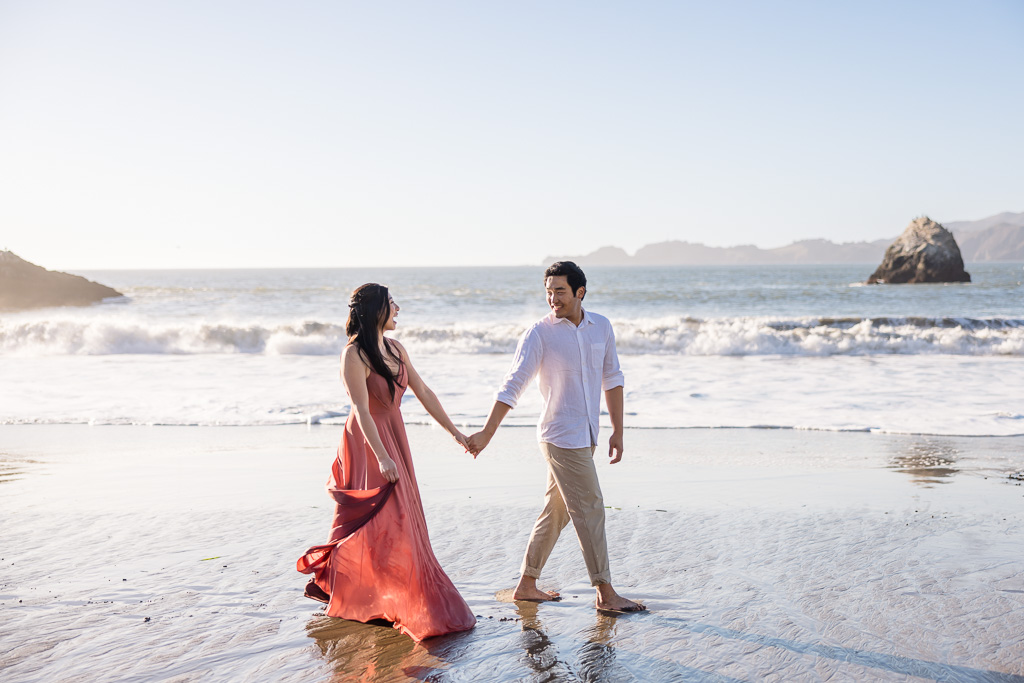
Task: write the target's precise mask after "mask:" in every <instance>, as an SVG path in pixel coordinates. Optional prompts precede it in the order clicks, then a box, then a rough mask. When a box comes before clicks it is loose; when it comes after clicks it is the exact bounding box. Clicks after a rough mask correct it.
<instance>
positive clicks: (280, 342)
mask: <svg viewBox="0 0 1024 683" xmlns="http://www.w3.org/2000/svg"><path fill="white" fill-rule="evenodd" d="M612 322H613V324H614V328H615V333H616V340H617V346H618V349H619V353H621V354H634V355H646V354H654V355H684V356H771V355H782V356H845V355H849V356H862V355H876V354H886V355H889V354H902V355H917V354H954V355H979V356H1019V355H1024V319H1018V318H919V317H918V318H915V317H904V318H773V317H732V318H707V319H699V318H692V317H685V316H677V317H665V318H640V319H615V320H613V321H612ZM524 329H525V326H524V325H522V324H518V323H514V324H509V323H500V324H495V323H477V324H472V323H467V324H462V323H459V324H443V325H411V326H408V327H405V326H401V327H400V328H399V330H397V331H396V332H395V337H396V338H397V339H399V340H401V341H402V342H403V343H404V344H405V345H406V346H407V347H408V348H409V349H410V351H418V352H424V353H460V354H466V353H468V354H495V353H497V354H502V353H511V352H512V351H513V350H514V349H515V347H516V343H517V340H518V338H519V336H520V335H521V334H522V332H523V330H524ZM346 340H347V337H346V335H345V330H344V327H343V326H342V325H338V324H333V323H325V322H317V321H300V322H294V323H287V324H268V323H266V322H253V323H251V324H248V323H241V324H240V323H234V324H229V323H219V324H206V323H197V322H188V323H178V324H175V323H159V324H154V323H147V322H142V321H134V320H117V319H113V320H112V319H103V320H97V319H76V318H67V319H57V320H38V321H17V320H9V321H2V322H0V352H2V353H5V354H14V355H114V354H190V355H195V354H265V355H301V356H322V355H337V354H338V353H340V351H341V349H342V347H343V346H344V345H345V343H346Z"/></svg>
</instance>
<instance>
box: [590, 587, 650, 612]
mask: <svg viewBox="0 0 1024 683" xmlns="http://www.w3.org/2000/svg"><path fill="white" fill-rule="evenodd" d="M594 605H595V606H596V607H597V609H600V610H606V611H608V612H643V611H644V610H646V609H647V607H646V606H644V605H643V604H642V603H639V602H635V601H633V600H627V599H626V598H624V597H622V596H621V595H619V594H618V593H616V592H615V589H614V588H612V585H611V584H610V583H602V584H600V585H599V586H598V587H597V600H596V601H595V602H594Z"/></svg>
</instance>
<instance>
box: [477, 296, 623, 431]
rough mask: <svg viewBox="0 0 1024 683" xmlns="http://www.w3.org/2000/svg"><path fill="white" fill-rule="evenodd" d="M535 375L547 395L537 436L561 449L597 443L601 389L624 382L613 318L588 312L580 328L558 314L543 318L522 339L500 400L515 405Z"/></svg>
mask: <svg viewBox="0 0 1024 683" xmlns="http://www.w3.org/2000/svg"><path fill="white" fill-rule="evenodd" d="M535 375H538V376H539V378H538V381H537V384H538V386H539V387H540V393H541V396H542V397H543V398H544V410H543V411H542V412H541V415H540V421H539V422H538V424H537V438H538V439H539V440H540V441H542V442H545V443H550V444H553V445H555V446H558V447H559V448H589V447H590V446H591V445H594V444H596V443H597V432H598V424H599V423H598V419H599V417H600V414H601V392H602V391H608V390H609V389H614V388H615V387H621V386H623V384H624V380H623V376H622V371H621V370H620V369H619V356H618V353H616V351H615V332H614V331H613V330H612V324H611V323H610V322H608V318H605V317H604V316H602V315H597V314H596V313H590V312H588V311H586V310H584V311H583V320H582V322H580V325H579V327H577V326H576V325H573V324H572V322H571V321H570V320H568V319H567V318H556V317H555V314H554V313H551V314H549V315H548V316H546V317H544V318H541V319H540V320H538V321H537V322H536V323H534V324H533V325H532V326H531V327H530V328H529V329H527V330H526V332H524V333H523V336H522V337H520V338H519V345H518V346H517V347H516V355H515V358H513V360H512V367H511V368H510V369H509V371H508V374H507V375H505V381H504V383H503V384H502V385H501V389H499V390H498V393H497V395H496V396H495V398H496V399H497V400H498V401H501V402H502V403H504V404H506V405H508V406H511V407H512V408H515V407H516V403H517V402H518V400H519V397H520V396H521V395H522V393H523V390H524V389H526V386H527V385H528V384H529V383H530V380H532V379H533V378H534V376H535Z"/></svg>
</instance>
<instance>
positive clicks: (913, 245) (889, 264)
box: [868, 216, 971, 285]
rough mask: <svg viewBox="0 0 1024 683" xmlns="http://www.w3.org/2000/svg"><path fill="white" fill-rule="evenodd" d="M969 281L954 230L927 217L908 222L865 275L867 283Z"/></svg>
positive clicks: (969, 277)
mask: <svg viewBox="0 0 1024 683" xmlns="http://www.w3.org/2000/svg"><path fill="white" fill-rule="evenodd" d="M970 281H971V276H970V274H969V273H967V271H965V270H964V260H963V258H962V257H961V256H960V247H958V246H957V244H956V240H955V239H953V233H951V232H950V231H949V230H946V229H945V228H944V227H942V226H941V225H939V224H938V223H936V222H935V221H933V220H932V219H931V218H928V217H927V216H922V217H920V218H916V219H914V220H913V221H911V222H910V225H908V226H907V229H906V230H904V231H903V234H902V235H900V236H899V238H897V240H896V241H895V242H893V243H892V244H890V245H889V248H888V249H886V250H885V257H884V258H883V259H882V264H881V265H880V266H878V268H877V269H876V270H875V272H874V274H872V276H871V277H869V278H868V284H869V285H873V284H878V283H886V284H903V283H918V282H970Z"/></svg>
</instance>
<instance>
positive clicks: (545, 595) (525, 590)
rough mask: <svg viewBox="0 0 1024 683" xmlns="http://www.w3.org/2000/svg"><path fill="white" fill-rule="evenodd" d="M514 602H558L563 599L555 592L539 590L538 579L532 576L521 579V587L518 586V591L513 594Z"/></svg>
mask: <svg viewBox="0 0 1024 683" xmlns="http://www.w3.org/2000/svg"><path fill="white" fill-rule="evenodd" d="M512 599H513V600H532V601H534V602H544V601H547V600H550V601H553V602H558V601H559V600H561V599H562V597H561V596H560V595H559V594H558V593H556V592H555V591H542V590H541V589H539V588H537V579H535V578H533V577H532V576H523V577H521V578H520V579H519V585H518V586H516V590H515V592H514V593H512Z"/></svg>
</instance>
